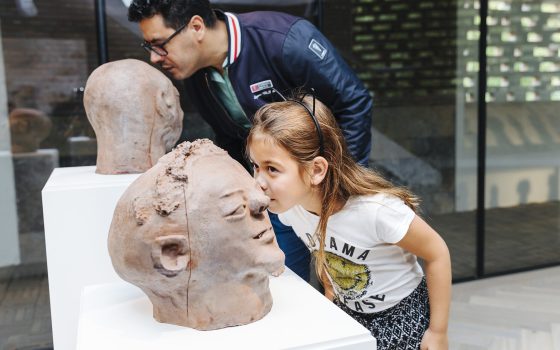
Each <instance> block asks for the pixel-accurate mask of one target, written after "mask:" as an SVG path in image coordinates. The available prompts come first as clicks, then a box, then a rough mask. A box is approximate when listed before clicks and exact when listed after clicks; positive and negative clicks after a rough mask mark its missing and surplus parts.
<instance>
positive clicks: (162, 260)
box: [152, 235, 190, 277]
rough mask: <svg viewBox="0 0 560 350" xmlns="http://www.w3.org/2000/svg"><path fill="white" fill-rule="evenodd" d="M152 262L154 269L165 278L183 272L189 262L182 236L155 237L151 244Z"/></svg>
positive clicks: (185, 242)
mask: <svg viewBox="0 0 560 350" xmlns="http://www.w3.org/2000/svg"><path fill="white" fill-rule="evenodd" d="M152 261H153V263H154V268H155V269H156V270H157V271H158V272H159V273H161V274H162V275H164V276H167V277H175V276H177V275H178V274H179V273H181V272H182V271H185V270H186V268H187V265H188V264H189V261H190V250H189V246H188V242H187V238H186V237H185V236H182V235H170V236H161V237H157V238H156V239H155V240H154V241H153V242H152Z"/></svg>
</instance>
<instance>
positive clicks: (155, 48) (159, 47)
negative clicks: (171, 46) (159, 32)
mask: <svg viewBox="0 0 560 350" xmlns="http://www.w3.org/2000/svg"><path fill="white" fill-rule="evenodd" d="M186 26H187V23H185V24H183V25H182V26H180V27H179V28H177V30H176V31H175V32H174V33H173V34H171V35H170V36H169V37H167V39H165V40H164V41H163V42H162V43H161V44H157V45H152V44H150V43H149V42H147V41H145V40H144V42H143V43H141V44H140V46H141V47H142V48H143V49H144V50H146V51H148V53H152V52H154V53H156V54H157V55H159V56H162V57H163V56H167V55H168V54H169V53H168V52H167V50H166V49H164V48H163V47H164V46H165V45H166V44H167V43H169V42H170V41H171V39H173V38H174V37H175V36H176V35H177V34H179V33H180V32H181V31H182V30H183V29H185V27H186ZM158 50H160V51H158Z"/></svg>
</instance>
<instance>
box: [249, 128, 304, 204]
mask: <svg viewBox="0 0 560 350" xmlns="http://www.w3.org/2000/svg"><path fill="white" fill-rule="evenodd" d="M249 154H250V157H251V162H252V163H253V169H254V176H255V179H256V180H257V183H258V184H259V185H260V186H261V188H262V189H263V191H264V193H265V194H266V195H267V196H269V197H270V205H269V210H270V211H271V212H273V213H283V212H285V211H286V210H288V209H290V208H291V207H293V206H295V205H298V204H299V205H302V206H303V207H304V208H307V207H309V204H310V201H312V200H313V195H312V189H311V188H312V187H311V184H310V181H309V179H307V178H305V179H304V178H302V176H301V175H300V170H299V164H298V163H297V162H296V161H295V160H294V158H292V156H291V154H290V153H289V152H288V151H287V150H286V149H285V148H283V147H281V146H279V145H277V144H274V143H273V142H272V141H271V140H270V139H267V138H266V136H265V135H263V134H261V133H255V134H254V135H253V136H252V140H251V146H250V148H249ZM304 174H305V173H304Z"/></svg>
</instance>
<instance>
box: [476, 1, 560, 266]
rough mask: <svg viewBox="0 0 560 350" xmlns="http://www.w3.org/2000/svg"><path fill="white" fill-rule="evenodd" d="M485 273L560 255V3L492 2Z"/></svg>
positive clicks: (558, 258) (546, 261) (542, 262)
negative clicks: (559, 111)
mask: <svg viewBox="0 0 560 350" xmlns="http://www.w3.org/2000/svg"><path fill="white" fill-rule="evenodd" d="M487 39H488V47H487V49H486V53H487V56H488V77H487V85H488V89H487V93H486V102H487V103H486V106H487V121H488V122H487V129H486V132H487V147H486V154H487V161H486V179H485V181H486V200H485V203H486V204H485V205H486V226H485V235H486V241H485V244H486V249H485V256H484V261H485V270H484V271H485V273H488V274H492V273H502V272H505V271H510V270H515V269H526V268H529V267H534V266H539V265H547V264H551V263H558V262H559V261H560V202H559V200H560V195H559V185H560V177H559V172H560V114H559V113H558V110H559V109H560V3H558V1H552V0H541V1H523V0H507V1H506V0H502V1H490V2H489V12H488V37H487Z"/></svg>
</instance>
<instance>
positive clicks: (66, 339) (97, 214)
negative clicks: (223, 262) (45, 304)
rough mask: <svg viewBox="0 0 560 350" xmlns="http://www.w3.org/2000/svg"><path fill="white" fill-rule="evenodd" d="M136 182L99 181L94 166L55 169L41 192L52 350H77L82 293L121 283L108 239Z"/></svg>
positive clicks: (106, 177)
mask: <svg viewBox="0 0 560 350" xmlns="http://www.w3.org/2000/svg"><path fill="white" fill-rule="evenodd" d="M138 176H139V175H138V174H134V175H98V174H95V167H93V166H89V167H74V168H57V169H55V170H54V171H53V173H52V174H51V176H50V178H49V180H48V181H47V184H46V185H45V187H44V188H43V191H42V195H43V217H44V223H45V245H46V249H47V267H48V273H49V293H50V302H51V319H52V330H53V341H54V347H55V349H57V350H74V349H75V348H76V332H77V328H78V315H79V305H80V294H81V291H82V289H83V288H84V287H85V286H87V285H91V284H99V283H109V282H115V281H120V278H119V277H118V276H117V274H116V273H115V271H114V270H113V266H112V264H111V259H110V257H109V252H108V250H107V235H108V232H109V227H110V225H111V220H112V218H113V211H114V209H115V206H116V204H117V201H118V200H119V198H120V196H121V195H122V193H123V192H124V191H125V189H126V188H127V187H128V185H129V184H130V183H132V181H134V180H135V179H136V178H137V177H138ZM14 204H15V203H14Z"/></svg>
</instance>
